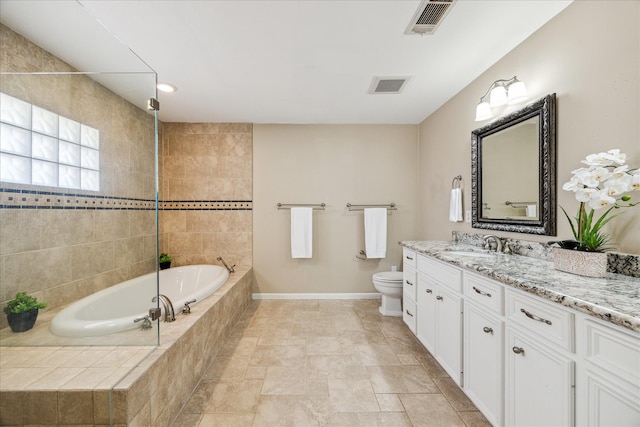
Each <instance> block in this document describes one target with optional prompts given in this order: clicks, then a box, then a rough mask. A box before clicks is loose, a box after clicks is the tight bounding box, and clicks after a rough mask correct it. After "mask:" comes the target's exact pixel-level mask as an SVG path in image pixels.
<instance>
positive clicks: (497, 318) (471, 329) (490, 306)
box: [463, 272, 504, 426]
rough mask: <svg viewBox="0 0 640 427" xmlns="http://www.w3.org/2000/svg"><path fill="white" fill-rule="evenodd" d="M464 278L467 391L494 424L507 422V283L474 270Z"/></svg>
mask: <svg viewBox="0 0 640 427" xmlns="http://www.w3.org/2000/svg"><path fill="white" fill-rule="evenodd" d="M463 281H464V352H463V353H464V391H465V393H466V394H467V396H468V397H469V399H471V401H472V402H473V403H474V404H475V405H476V407H477V408H478V409H479V410H480V411H481V412H482V413H483V414H484V416H485V417H486V418H487V420H488V421H489V422H490V423H491V424H492V425H494V426H501V425H503V424H504V421H503V418H504V417H503V413H504V405H503V401H504V399H503V395H504V386H503V384H504V375H503V370H504V369H503V367H504V316H503V313H504V286H503V285H502V284H500V283H498V282H495V281H493V280H490V279H486V278H483V277H481V276H478V275H476V274H473V273H467V272H464V273H463Z"/></svg>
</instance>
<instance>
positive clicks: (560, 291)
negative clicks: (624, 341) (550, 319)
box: [400, 241, 640, 332]
mask: <svg viewBox="0 0 640 427" xmlns="http://www.w3.org/2000/svg"><path fill="white" fill-rule="evenodd" d="M400 245H401V246H403V247H406V248H410V249H413V250H415V251H417V252H418V253H423V254H426V255H429V256H432V257H434V258H437V259H439V260H441V261H445V262H447V263H450V264H454V265H457V266H459V267H461V268H463V269H466V270H470V271H474V272H477V273H479V274H482V275H484V276H487V277H489V278H492V279H495V280H497V281H499V282H501V283H504V284H506V285H508V286H512V287H514V288H517V289H521V290H523V291H526V292H529V293H532V294H534V295H537V296H539V297H542V298H544V299H547V300H549V301H552V302H556V303H558V304H561V305H564V306H566V307H569V308H572V309H575V310H578V311H580V312H582V313H586V314H588V315H591V316H594V317H597V318H599V319H602V320H605V321H608V322H612V323H614V324H616V325H619V326H623V327H625V328H628V329H630V330H633V331H636V332H640V305H638V301H640V278H637V277H631V276H625V275H621V274H615V273H607V276H606V277H605V278H602V279H596V278H589V277H583V276H577V275H573V274H569V273H564V272H561V271H557V270H554V268H553V263H552V262H551V261H548V260H544V259H539V258H533V257H528V256H521V255H505V254H498V255H496V256H494V257H489V258H487V257H482V258H479V257H470V256H465V255H456V254H455V253H451V251H456V250H457V251H473V250H476V251H477V250H479V249H480V248H478V246H474V245H469V244H461V243H451V242H441V241H402V242H400Z"/></svg>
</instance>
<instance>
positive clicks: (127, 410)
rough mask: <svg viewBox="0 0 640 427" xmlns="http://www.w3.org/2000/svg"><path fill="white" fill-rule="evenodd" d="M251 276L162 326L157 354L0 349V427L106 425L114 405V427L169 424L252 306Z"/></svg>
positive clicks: (235, 277)
mask: <svg viewBox="0 0 640 427" xmlns="http://www.w3.org/2000/svg"><path fill="white" fill-rule="evenodd" d="M251 277H252V273H251V269H250V268H238V267H236V273H234V274H232V275H231V276H230V277H229V280H228V281H227V283H226V284H225V285H224V286H223V287H222V288H221V289H220V290H218V291H217V292H216V293H214V294H213V295H211V296H210V297H208V298H207V299H205V300H203V301H202V302H200V303H199V304H196V305H195V306H193V308H192V312H191V314H190V315H187V316H182V315H179V316H177V320H176V321H175V322H173V323H161V326H160V346H159V347H157V348H153V347H117V346H116V347H104V346H102V347H73V348H59V347H41V348H37V349H36V348H21V347H10V348H6V347H3V348H0V425H25V424H60V425H109V423H110V416H109V413H110V412H109V407H110V405H112V406H113V417H114V418H113V420H112V422H113V425H161V426H162V425H169V424H170V423H171V422H172V421H173V419H174V417H175V416H176V415H177V414H178V413H179V411H180V408H181V407H182V406H183V405H184V403H185V402H186V401H187V399H188V398H189V396H190V394H191V392H192V390H193V389H194V388H195V386H196V385H197V383H198V381H199V380H200V378H201V377H202V375H203V373H204V372H205V370H206V369H207V368H208V367H209V365H210V364H211V362H212V361H213V359H214V358H215V356H216V354H217V353H218V351H219V350H220V348H221V347H222V345H223V342H224V340H225V338H226V337H228V336H229V334H230V333H231V331H232V329H233V328H234V326H235V324H236V322H237V321H238V319H239V318H240V316H241V315H242V313H243V311H244V310H245V309H246V307H247V306H248V304H249V302H250V299H251ZM145 332H147V333H151V334H153V333H154V330H151V331H145ZM147 355H148V356H147ZM145 356H146V357H145ZM111 389H113V391H112V392H111V391H110V390H111ZM110 395H111V396H110Z"/></svg>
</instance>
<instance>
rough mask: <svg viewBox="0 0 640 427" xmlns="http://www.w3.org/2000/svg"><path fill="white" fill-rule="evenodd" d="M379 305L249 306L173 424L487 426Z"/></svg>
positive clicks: (314, 302)
mask: <svg viewBox="0 0 640 427" xmlns="http://www.w3.org/2000/svg"><path fill="white" fill-rule="evenodd" d="M378 305H379V301H377V300H312V301H309V300H303V301H301V300H262V301H253V302H252V303H251V305H250V306H249V308H248V309H247V311H246V312H245V314H244V316H243V317H242V319H241V320H240V322H239V323H238V325H237V326H236V328H235V330H234V332H233V333H232V335H231V336H230V338H229V339H228V340H227V342H226V344H225V346H224V348H223V349H222V350H221V351H220V354H219V355H218V356H217V358H216V359H215V360H214V362H213V363H212V366H211V367H210V368H209V370H208V372H207V373H206V374H205V376H204V377H203V379H202V381H201V382H200V384H199V385H198V387H197V389H196V390H195V391H194V393H193V394H192V396H191V397H190V399H189V401H188V402H187V404H186V405H185V406H184V408H183V410H182V412H181V413H180V415H179V416H178V418H177V419H176V421H175V423H174V424H173V425H174V426H179V427H188V426H207V427H215V426H224V427H231V426H268V427H275V426H278V427H279V426H344V427H346V426H367V427H369V426H489V425H490V424H489V423H488V422H487V420H486V419H485V418H484V417H483V416H482V414H481V413H480V412H478V410H477V409H476V408H475V406H474V405H473V403H471V401H469V399H467V397H466V396H465V395H464V394H463V393H462V391H460V389H459V388H458V387H457V386H456V385H455V384H454V383H453V381H452V380H451V378H449V376H448V375H447V374H446V373H445V372H444V371H443V370H442V368H441V367H440V366H439V365H438V363H437V362H436V361H435V360H434V358H433V357H432V356H431V354H430V353H429V352H428V351H427V350H425V348H424V347H423V346H422V345H421V344H420V343H419V341H418V340H417V339H416V338H415V337H414V336H413V334H412V333H411V332H410V331H409V329H408V328H407V327H406V326H405V325H404V323H403V322H402V319H401V318H390V317H384V316H381V315H380V314H379V313H378Z"/></svg>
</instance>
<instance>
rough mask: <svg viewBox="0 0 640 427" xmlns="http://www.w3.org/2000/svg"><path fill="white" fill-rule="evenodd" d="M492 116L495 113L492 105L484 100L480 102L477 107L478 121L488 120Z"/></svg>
mask: <svg viewBox="0 0 640 427" xmlns="http://www.w3.org/2000/svg"><path fill="white" fill-rule="evenodd" d="M491 117H493V113H492V112H491V106H490V105H489V103H488V102H486V101H484V102H481V103H480V104H478V106H477V107H476V122H480V121H482V120H488V119H490V118H491Z"/></svg>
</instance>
